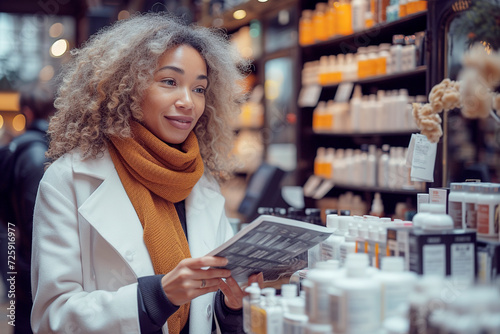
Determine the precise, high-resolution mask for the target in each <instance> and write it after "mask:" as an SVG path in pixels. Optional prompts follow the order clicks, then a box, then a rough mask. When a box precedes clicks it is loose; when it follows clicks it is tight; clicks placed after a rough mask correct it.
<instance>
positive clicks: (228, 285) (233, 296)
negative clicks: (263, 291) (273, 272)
mask: <svg viewBox="0 0 500 334" xmlns="http://www.w3.org/2000/svg"><path fill="white" fill-rule="evenodd" d="M254 282H257V283H259V286H260V287H262V286H263V284H264V275H262V273H258V274H254V275H252V276H250V277H249V278H248V283H247V285H246V286H250V285H251V284H252V283H254ZM219 288H220V290H221V291H222V293H224V303H225V304H226V306H227V307H229V308H230V309H232V310H239V309H241V308H242V307H243V297H245V296H246V295H247V293H246V292H244V288H241V287H240V286H239V285H238V283H237V282H236V281H235V279H234V278H232V277H228V278H226V282H224V281H222V280H221V284H220V287H219Z"/></svg>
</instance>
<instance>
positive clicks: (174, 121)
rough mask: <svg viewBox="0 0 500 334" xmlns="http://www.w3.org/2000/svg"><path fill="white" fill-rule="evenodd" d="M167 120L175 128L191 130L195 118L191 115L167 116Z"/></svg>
mask: <svg viewBox="0 0 500 334" xmlns="http://www.w3.org/2000/svg"><path fill="white" fill-rule="evenodd" d="M165 118H166V120H167V121H168V122H169V123H170V124H171V125H172V126H173V127H175V128H177V129H180V130H189V129H190V128H191V124H192V123H193V119H192V118H191V117H186V116H179V117H167V116H165Z"/></svg>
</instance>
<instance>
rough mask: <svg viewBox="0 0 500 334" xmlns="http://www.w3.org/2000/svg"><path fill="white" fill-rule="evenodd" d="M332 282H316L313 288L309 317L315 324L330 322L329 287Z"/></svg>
mask: <svg viewBox="0 0 500 334" xmlns="http://www.w3.org/2000/svg"><path fill="white" fill-rule="evenodd" d="M329 288H330V284H321V283H314V286H313V288H312V289H311V290H312V291H313V298H312V300H311V308H310V309H311V313H309V314H308V315H309V319H310V321H311V322H313V323H315V324H327V323H329V322H330V318H329V314H328V311H329V310H328V304H329V302H330V301H329V298H328V289H329Z"/></svg>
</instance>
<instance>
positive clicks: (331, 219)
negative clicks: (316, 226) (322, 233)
mask: <svg viewBox="0 0 500 334" xmlns="http://www.w3.org/2000/svg"><path fill="white" fill-rule="evenodd" d="M338 217H339V215H336V214H334V213H332V214H329V215H327V216H326V227H329V228H334V229H338V228H339V220H338Z"/></svg>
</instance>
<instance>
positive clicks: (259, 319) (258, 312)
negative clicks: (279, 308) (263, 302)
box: [250, 305, 266, 334]
mask: <svg viewBox="0 0 500 334" xmlns="http://www.w3.org/2000/svg"><path fill="white" fill-rule="evenodd" d="M250 310H251V311H250V317H251V318H252V325H251V327H252V332H253V333H255V334H265V330H266V312H265V311H264V310H263V309H261V308H260V307H258V306H256V305H252V306H251V307H250Z"/></svg>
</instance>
